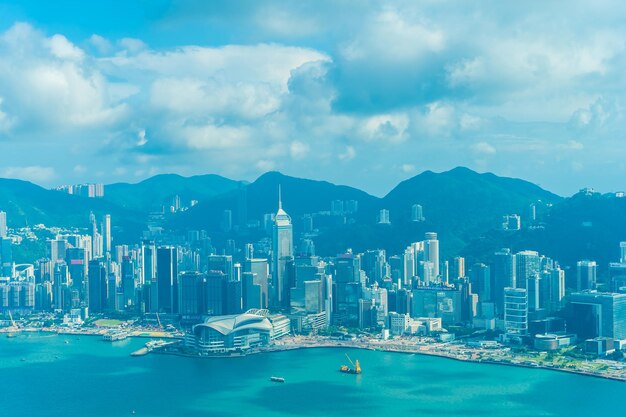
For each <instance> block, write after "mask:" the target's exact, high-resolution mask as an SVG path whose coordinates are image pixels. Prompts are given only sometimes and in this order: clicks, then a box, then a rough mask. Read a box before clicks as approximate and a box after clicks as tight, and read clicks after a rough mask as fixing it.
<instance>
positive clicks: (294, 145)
mask: <svg viewBox="0 0 626 417" xmlns="http://www.w3.org/2000/svg"><path fill="white" fill-rule="evenodd" d="M309 149H310V148H309V145H307V144H306V143H304V142H300V141H293V142H291V145H289V153H290V155H291V157H292V158H293V159H303V158H304V157H306V156H307V155H308V153H309Z"/></svg>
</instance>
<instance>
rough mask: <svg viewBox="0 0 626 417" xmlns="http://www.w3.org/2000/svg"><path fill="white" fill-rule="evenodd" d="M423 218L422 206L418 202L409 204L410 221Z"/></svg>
mask: <svg viewBox="0 0 626 417" xmlns="http://www.w3.org/2000/svg"><path fill="white" fill-rule="evenodd" d="M424 220H425V219H424V212H423V209H422V206H420V205H419V204H413V205H412V206H411V221H412V222H423V221H424Z"/></svg>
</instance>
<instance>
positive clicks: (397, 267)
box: [388, 255, 404, 286]
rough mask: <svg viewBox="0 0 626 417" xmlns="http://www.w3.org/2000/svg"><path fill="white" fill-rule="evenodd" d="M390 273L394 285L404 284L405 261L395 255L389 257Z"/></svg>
mask: <svg viewBox="0 0 626 417" xmlns="http://www.w3.org/2000/svg"><path fill="white" fill-rule="evenodd" d="M388 264H389V273H390V276H391V282H393V283H394V284H398V283H399V284H400V286H402V284H403V283H404V259H403V257H401V256H398V255H393V256H390V257H389V261H388Z"/></svg>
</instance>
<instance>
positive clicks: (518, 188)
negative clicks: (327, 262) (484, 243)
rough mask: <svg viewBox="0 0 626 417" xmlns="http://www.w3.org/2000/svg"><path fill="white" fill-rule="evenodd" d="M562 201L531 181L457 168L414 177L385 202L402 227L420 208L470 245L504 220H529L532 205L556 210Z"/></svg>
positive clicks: (394, 191)
mask: <svg viewBox="0 0 626 417" xmlns="http://www.w3.org/2000/svg"><path fill="white" fill-rule="evenodd" d="M561 199H562V198H561V197H559V196H557V195H556V194H553V193H551V192H549V191H546V190H544V189H542V188H541V187H539V186H537V185H535V184H532V183H530V182H527V181H523V180H520V179H515V178H506V177H498V176H496V175H494V174H491V173H486V174H479V173H477V172H475V171H472V170H470V169H468V168H463V167H459V168H455V169H452V170H450V171H446V172H442V173H440V174H437V173H434V172H432V171H426V172H423V173H422V174H419V175H416V176H415V177H413V178H410V179H408V180H406V181H403V182H401V183H400V184H398V186H396V187H395V188H394V189H393V190H391V192H389V194H387V195H386V196H385V198H384V199H383V202H384V204H385V205H386V206H388V207H390V208H392V209H393V212H395V213H392V214H395V217H396V219H398V220H400V221H403V220H406V219H409V218H410V210H411V206H412V205H413V204H420V205H422V206H423V209H424V216H425V217H426V219H427V220H428V221H429V222H430V223H431V224H433V225H436V226H437V230H440V231H442V232H443V231H452V232H455V234H457V235H459V237H461V238H463V239H467V238H471V237H472V236H470V235H471V234H474V233H477V232H479V231H481V230H486V229H490V228H492V227H495V226H497V225H498V224H500V223H501V222H502V216H503V215H506V214H519V215H521V216H522V217H523V218H524V220H527V219H528V213H529V211H530V210H529V209H530V204H531V203H537V202H541V203H543V204H553V203H556V202H558V201H560V200H561ZM541 205H542V204H539V206H541ZM392 221H394V219H393V216H392Z"/></svg>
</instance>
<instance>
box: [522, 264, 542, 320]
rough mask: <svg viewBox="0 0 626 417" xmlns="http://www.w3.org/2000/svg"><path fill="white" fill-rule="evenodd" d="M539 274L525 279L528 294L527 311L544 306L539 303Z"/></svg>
mask: <svg viewBox="0 0 626 417" xmlns="http://www.w3.org/2000/svg"><path fill="white" fill-rule="evenodd" d="M541 287H542V285H541V274H539V273H537V274H535V275H534V276H532V277H528V279H527V280H526V295H527V296H528V311H537V310H539V309H541V308H543V307H544V305H543V304H542V303H541V298H542V297H541V293H542V291H541Z"/></svg>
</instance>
